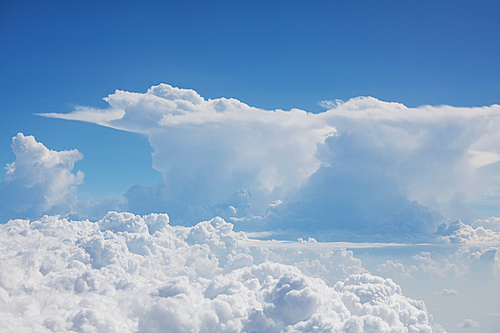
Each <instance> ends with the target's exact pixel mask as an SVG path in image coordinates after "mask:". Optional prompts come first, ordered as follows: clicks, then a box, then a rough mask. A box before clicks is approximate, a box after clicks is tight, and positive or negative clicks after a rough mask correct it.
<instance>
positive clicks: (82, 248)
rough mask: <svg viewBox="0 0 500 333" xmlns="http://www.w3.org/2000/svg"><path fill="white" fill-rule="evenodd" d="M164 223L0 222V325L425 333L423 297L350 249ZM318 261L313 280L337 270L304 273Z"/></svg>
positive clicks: (130, 218)
mask: <svg viewBox="0 0 500 333" xmlns="http://www.w3.org/2000/svg"><path fill="white" fill-rule="evenodd" d="M168 222H169V219H168V216H167V215H164V214H163V215H162V214H150V215H146V216H142V217H141V216H137V215H133V214H130V213H115V212H110V213H108V214H107V215H106V216H105V217H104V218H103V219H102V220H100V221H98V222H95V223H92V222H89V221H68V220H67V219H61V218H59V217H57V216H46V217H44V218H42V219H40V220H35V221H32V222H29V221H27V220H11V221H10V222H9V223H7V224H4V225H0V239H1V242H0V246H1V249H0V250H1V253H2V257H1V258H0V323H1V327H2V328H3V329H4V330H6V331H16V332H28V331H37V332H67V331H72V332H240V331H245V332H318V331H319V332H346V331H348V332H369V331H376V332H403V331H409V332H431V326H430V323H429V316H428V314H427V311H426V309H425V306H424V304H423V302H422V301H415V300H412V299H410V298H407V297H405V296H404V295H403V294H402V292H401V289H400V287H399V286H398V285H397V284H395V283H394V282H393V281H392V280H390V279H383V278H380V277H376V276H372V275H370V274H368V273H366V272H365V271H364V269H363V268H362V267H361V266H360V263H359V261H358V260H356V259H353V258H352V253H350V252H349V251H345V250H334V251H332V250H330V251H326V252H325V251H324V250H319V251H314V250H311V251H309V252H308V251H305V252H301V251H293V250H292V251H283V252H281V253H280V252H279V251H278V252H274V251H273V250H272V249H266V248H249V247H245V246H240V245H239V241H244V240H247V238H246V236H245V234H244V233H241V232H239V233H237V232H234V231H232V228H233V226H232V224H229V223H226V222H225V221H224V220H222V219H220V218H215V219H213V220H211V221H207V222H201V223H199V224H197V225H195V226H193V227H182V226H170V225H169V224H168ZM320 257H322V258H323V259H324V262H325V263H327V262H328V263H329V265H328V266H324V267H323V268H322V269H323V272H322V275H325V273H328V271H330V272H331V274H333V275H335V274H338V275H337V276H338V277H339V278H340V279H341V280H340V281H339V282H336V281H337V280H336V279H335V280H333V281H331V282H330V284H326V283H325V282H324V280H322V279H319V278H317V277H314V275H315V274H314V272H311V270H312V266H314V265H313V263H314V262H316V261H317V258H320ZM318 264H319V262H317V263H316V264H315V265H316V266H317V267H318V268H319V267H320V266H321V264H319V265H318ZM307 267H309V268H307ZM304 268H305V269H304ZM326 275H328V274H326ZM333 275H332V276H333Z"/></svg>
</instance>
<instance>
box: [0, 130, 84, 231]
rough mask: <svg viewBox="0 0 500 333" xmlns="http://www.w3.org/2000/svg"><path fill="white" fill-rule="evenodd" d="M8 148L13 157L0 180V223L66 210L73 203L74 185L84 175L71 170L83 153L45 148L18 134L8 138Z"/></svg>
mask: <svg viewBox="0 0 500 333" xmlns="http://www.w3.org/2000/svg"><path fill="white" fill-rule="evenodd" d="M12 151H13V152H14V154H15V155H16V160H15V162H13V163H11V164H7V167H6V169H7V173H6V174H5V181H3V182H2V183H0V218H1V219H3V220H4V221H1V222H6V221H7V220H8V219H9V218H16V217H18V218H19V217H20V218H25V217H33V216H35V217H36V216H41V214H42V213H49V214H50V213H51V212H57V213H60V214H67V213H70V212H71V209H72V206H73V205H74V203H75V202H76V185H78V184H80V183H81V182H82V180H83V177H84V174H83V173H82V172H81V171H78V172H77V173H76V174H73V173H72V172H71V171H72V170H73V167H74V163H75V162H76V161H78V160H80V159H82V158H83V155H82V154H81V153H80V152H78V151H77V150H70V151H60V152H57V151H53V150H49V149H47V148H46V147H45V146H44V145H43V144H42V143H40V142H36V140H35V138H34V137H33V136H24V135H23V134H22V133H19V134H17V135H16V136H15V137H14V138H12Z"/></svg>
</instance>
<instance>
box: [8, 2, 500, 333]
mask: <svg viewBox="0 0 500 333" xmlns="http://www.w3.org/2000/svg"><path fill="white" fill-rule="evenodd" d="M499 12H500V3H499V2H497V1H475V2H470V1H419V2H410V1H286V2H285V1H274V2H271V3H270V2H268V1H237V2H236V1H164V2H159V1H142V2H139V1H116V2H115V1H106V2H104V3H102V2H97V1H86V2H76V1H70V2H68V1H44V2H39V1H2V2H1V3H0V101H1V104H0V165H4V166H5V181H2V182H1V183H0V219H1V221H0V222H1V223H5V222H7V221H8V220H9V219H13V218H27V219H32V220H36V219H40V218H41V217H42V216H43V215H45V214H48V215H57V214H58V215H60V216H61V217H62V218H64V217H69V218H70V219H72V220H75V221H76V220H83V219H86V218H89V219H90V220H92V221H96V220H99V219H100V218H102V217H103V216H104V215H105V214H106V213H107V212H108V210H116V211H129V212H131V213H134V214H139V215H147V214H150V213H167V214H168V215H169V217H170V224H171V225H180V226H182V228H187V229H182V230H184V231H182V232H181V231H178V234H177V236H175V237H178V236H179V235H181V234H185V235H187V234H189V233H190V232H191V233H196V232H198V231H196V230H198V229H199V228H201V229H203V228H208V227H207V226H206V225H202V224H197V223H198V222H200V221H204V220H210V219H212V218H214V217H215V216H221V217H222V218H224V219H225V220H226V221H227V222H229V223H232V224H233V225H234V228H235V230H237V231H245V232H248V237H257V238H261V239H264V240H266V239H267V240H270V239H286V240H288V241H294V242H295V240H297V238H301V239H302V240H300V241H298V242H297V243H293V244H295V245H293V246H307V247H311V251H312V252H311V253H310V254H307V255H304V256H302V257H301V256H300V255H297V256H298V257H293V258H292V257H287V252H286V248H287V247H286V246H291V245H290V244H288V243H286V244H285V245H282V244H281V243H280V244H281V245H279V246H277V247H276V244H275V243H266V241H263V242H264V243H262V244H264V245H262V244H261V245H251V246H250V247H249V248H253V247H257V248H259V246H260V247H269V248H275V247H276V248H278V249H281V248H283V249H284V250H283V251H284V252H283V253H281V252H280V253H281V254H279V255H276V258H278V257H279V258H281V259H279V260H278V261H279V263H280V264H288V265H294V266H295V267H299V268H300V269H301V272H302V273H303V274H306V275H308V276H314V277H321V278H323V279H325V280H328V278H331V276H330V275H328V274H333V273H332V272H334V271H335V269H333V268H331V267H333V266H331V264H330V266H329V268H328V269H326V268H324V267H323V266H321V265H327V263H321V264H318V265H320V266H321V267H323V268H321V267H320V266H318V267H316V268H314V267H313V266H314V265H315V264H314V265H313V263H312V262H313V261H314V260H319V259H318V258H320V257H321V255H320V253H322V252H321V251H323V249H324V248H325V246H326V247H328V246H333V247H334V248H335V249H337V248H342V247H343V248H344V249H343V250H339V251H340V252H338V253H337V252H335V253H337V254H338V256H339V258H340V257H342V258H344V259H345V258H350V259H349V260H351V259H352V260H351V261H349V263H348V264H346V263H344V262H342V261H341V260H340V259H338V258H337V257H335V258H337V259H335V260H340V261H338V264H339V265H340V266H341V265H345V267H351V268H352V267H355V269H354V268H352V269H353V270H352V271H349V270H346V271H344V275H342V276H341V275H338V274H337V273H338V271H335V272H336V273H335V274H337V275H338V276H337V275H335V277H336V278H346V277H348V276H349V274H351V273H353V272H358V273H360V272H364V270H365V269H366V270H369V271H370V272H371V273H372V274H375V275H380V276H383V277H384V278H392V279H394V281H396V283H398V284H399V285H401V286H403V288H404V292H405V295H408V296H409V297H412V298H416V299H419V298H422V299H424V301H425V302H426V304H427V307H428V310H429V312H430V313H433V314H434V316H435V320H436V321H435V323H436V325H434V324H433V325H434V326H433V329H434V331H436V332H441V331H440V330H441V329H446V330H447V331H448V332H462V331H466V330H468V329H470V330H476V331H477V330H478V329H479V327H480V328H481V329H482V330H483V332H492V333H493V332H494V328H495V327H498V325H500V323H499V321H498V320H499V319H498V318H500V308H499V307H498V302H496V301H495V300H496V299H498V298H497V297H500V295H498V291H495V288H494V286H495V285H498V282H499V280H498V279H499V275H500V260H499V258H498V253H497V252H498V248H499V244H500V243H499V242H500V219H499V218H498V216H500V210H499V209H498V207H500V190H499V189H500V172H499V170H500V169H499V167H500V132H499V128H500V106H499V105H498V104H499V103H500V98H499V96H500V62H499V61H498V59H500V21H499V20H498V13H499ZM103 99H105V100H103ZM282 110H284V111H282ZM18 133H22V134H18ZM2 180H3V179H2ZM123 214H125V213H123ZM127 216H128V215H126V214H125V215H120V216H118V217H116V216H115V217H112V218H111V220H113V219H115V220H116V221H118V222H116V223H117V224H116V225H120V223H125V224H126V223H131V222H127V221H129V219H130V217H127ZM48 219H50V218H48ZM53 219H57V218H53ZM133 219H135V220H134V221H136V222H137V221H142V220H141V219H142V218H140V217H135V218H133ZM144 219H145V220H144V221H146V222H144V221H143V222H140V223H142V224H144V223H146V224H148V223H150V222H147V221H150V220H151V219H157V217H151V218H149V220H148V218H144ZM160 220H161V219H160ZM37 221H38V220H37ZM40 221H42V222H40ZM40 221H38V222H34V223H33V224H32V228H35V229H36V228H38V227H37V225H38V224H43V223H49V222H47V221H48V220H40ZM43 221H45V222H43ZM51 221H53V220H51ZM54 221H55V220H54ZM113 221H114V220H113ZM120 221H121V222H120ZM123 221H125V222H123ZM162 221H163V220H162ZM214 221H215V222H214ZM217 221H218V220H212V222H210V223H212V224H214V225H216V228H222V227H221V224H220V222H217ZM66 222H67V221H66ZM66 222H57V223H59V224H58V225H66V224H65V223H66ZM136 222H134V223H136ZM11 223H17V222H11ZM50 223H52V222H50ZM54 223H56V222H54ZM75 223H77V222H75ZM82 223H83V224H82ZM82 223H79V224H78V225H79V226H81V225H85V223H84V222H82ZM105 223H107V222H106V221H104V222H103V221H101V222H99V225H105ZM113 223H115V222H113ZM137 223H139V222H137ZM140 223H139V224H140ZM162 223H163V222H162ZM160 224H161V223H160ZM75 225H76V224H75ZM95 225H97V224H95ZM127 225H128V224H127ZM194 225H196V226H195V227H193V226H194ZM25 227H26V228H28V229H29V227H27V226H22V228H25ZM9 228H10V227H9ZM16 228H17V227H16ZM19 228H21V227H19ZM22 228H21V229H22ZM44 228H45V227H44ZM61 228H62V229H60V230H59V231H60V232H61V235H63V234H64V232H66V231H65V229H64V228H63V227H61ZM75 228H76V227H75ZM78 228H80V227H78ZM81 228H82V229H81V230H80V231H78V232H79V236H78V237H84V236H82V235H83V234H85V233H86V232H87V231H88V230H87V229H85V228H86V227H81ZM88 228H94V227H88ZM95 228H98V229H99V228H101V229H99V230H102V231H103V232H104V231H105V230H108V231H112V232H114V233H119V232H121V231H122V230H121V229H120V228H119V227H116V228H115V227H106V226H104V227H102V226H101V227H95ZM106 228H107V229H106ZM113 228H114V229H113ZM127 228H129V227H127ZM141 228H142V229H141V230H143V229H144V228H145V227H141ZM149 228H152V226H151V225H149ZM155 228H156V227H155ZM189 228H192V229H189ZM197 228H198V229H197ZM214 228H215V227H214ZM0 229H1V228H0ZM21 229H19V230H21ZM115 229H116V230H115ZM139 229H140V228H139ZM139 229H138V230H139ZM209 229H210V228H209ZM2 230H4V229H1V230H0V231H1V232H3V231H2ZM5 230H7V229H5ZM8 230H11V229H8ZM16 230H17V229H16ZM75 230H76V229H75ZM85 230H87V231H85ZM96 230H97V229H96ZM179 230H181V227H179ZM186 230H187V231H186ZM190 230H191V231H190ZM203 230H205V229H203ZM207 230H208V229H207ZM210 230H211V229H210ZM217 230H218V231H213V232H214V233H215V234H217V236H214V235H215V234H214V235H212V236H210V237H212V238H213V237H216V238H217V237H222V236H220V235H219V234H218V233H221V232H222V231H221V230H226V229H224V228H223V229H221V230H219V229H217ZM150 231H151V230H150ZM170 231H171V230H170ZM170 231H169V232H170ZM1 232H0V237H3V236H2V235H3V234H2V233H1ZM9 232H10V231H9ZM75 232H76V231H75ZM96 232H97V231H96ZM211 232H212V231H211ZM26 233H27V234H29V232H27V231H26ZM150 233H151V232H150ZM24 234H25V233H21V232H20V233H19V235H21V236H23V235H24ZM151 234H152V233H151ZM30 235H31V234H30ZM85 235H87V236H89V235H90V234H85ZM21 236H19V237H21ZM87 236H85V237H87ZM94 236H95V237H98V236H96V235H94ZM94 236H89V237H90V238H89V239H90V240H89V239H87V240H86V241H88V242H91V239H94V238H92V237H94ZM122 236H123V235H121V234H116V235H115V236H113V237H117V238H116V239H118V238H119V237H122ZM150 236H151V235H150ZM205 236H206V235H205ZM205 236H203V237H205ZM240 236H241V235H240ZM240 236H234V235H233V236H231V237H236V238H237V237H240ZM30 237H31V236H30ZM61 237H62V236H61ZM74 237H77V236H74ZM99 237H100V236H99ZM127 237H128V236H127ZM130 237H132V236H130ZM134 237H135V236H134ZM141 237H142V236H141ZM144 237H145V236H144ZM144 237H143V238H141V239H146V238H144ZM148 237H149V236H148ZM151 237H152V236H151ZM169 237H170V236H169ZM172 237H173V236H172ZM179 237H180V236H179ZM186 237H187V236H186ZM193 237H194V236H193ZM200 237H201V236H200ZM203 237H201V238H200V242H201V243H203V242H207V244H209V243H210V241H208V240H205V239H204V238H203ZM206 237H208V236H206ZM210 237H208V238H207V239H211V238H210ZM241 237H243V236H241ZM309 237H313V238H315V239H317V240H318V241H320V242H321V241H324V242H329V243H318V244H319V245H315V244H316V243H314V241H313V240H310V241H309V242H306V243H307V244H305V243H304V241H303V239H308V238H309ZM16 239H17V238H16ZM19 239H22V237H21V238H19ZM156 241H157V240H150V243H148V244H153V243H155V242H156ZM184 241H186V242H188V243H189V240H188V239H187V238H186V240H183V239H181V240H179V242H181V243H182V242H184ZM20 242H22V241H20ZM47 242H50V240H47ZM126 242H127V244H128V245H127V246H129V245H130V244H129V243H130V239H127V240H126ZM224 242H227V239H226V240H224ZM331 242H354V243H359V244H364V245H352V244H351V245H349V244H350V243H341V244H344V245H339V244H340V243H331ZM83 243H85V242H83ZM83 243H82V244H83ZM160 243H161V242H159V243H158V244H160ZM201 243H200V244H201ZM373 243H384V244H387V243H391V244H390V245H380V244H379V245H373ZM392 243H397V244H401V243H404V244H407V243H410V244H413V245H412V246H408V247H404V246H403V247H401V246H400V245H398V247H394V246H395V245H394V244H392ZM424 243H425V244H426V245H422V244H424ZM47 244H48V243H47ZM78 244H80V243H75V245H74V246H75V247H78V246H80V245H78ZM155 244H156V243H155ZM161 244H163V243H161ZM179 244H180V243H179ZM227 244H229V243H227ZM245 244H247V243H245ZM248 244H254V243H251V242H250V243H248ZM259 244H260V243H259ZM332 244H333V245H332ZM345 244H348V245H345ZM188 245H189V246H191V245H193V244H191V243H189V244H188ZM16 246H17V245H16ZM141 246H142V245H141ZM144 246H146V245H144ZM148 246H149V245H148ZM155 246H156V245H155ZM158 246H160V245H158ZM161 246H164V244H163V245H161ZM186 246H187V245H186ZM227 246H229V245H227ZM231 246H233V245H231ZM273 246H274V247H273ZM293 246H292V247H293ZM48 248H50V246H48ZM345 248H347V251H346V249H345ZM212 250H213V249H212ZM212 250H211V251H212ZM351 250H352V251H354V252H351ZM68 251H70V252H71V251H73V250H68ZM75 251H76V250H75ZM85 251H87V250H85ZM179 251H181V252H182V251H183V250H182V249H181V250H179ZM213 251H215V252H216V253H217V255H220V253H219V252H217V251H218V250H213ZM242 251H243V250H242ZM245 251H246V252H245ZM245 251H243V252H244V253H243V252H241V253H239V252H238V253H239V254H238V255H240V256H243V257H245V256H247V257H246V258H247V259H248V258H249V257H248V256H250V257H252V258H253V259H252V260H254V261H253V262H257V261H258V260H260V259H257V258H260V257H259V255H257V254H256V252H252V251H253V250H248V249H247V250H245ZM273 251H274V250H273ZM276 251H280V250H276ZM315 251H316V252H315ZM342 251H343V252H342ZM87 252H88V251H87ZM132 252H133V250H130V253H132ZM146 252H147V251H146ZM215 252H214V253H215ZM250 252H251V253H252V254H251V255H250V254H249V253H250ZM130 253H129V252H126V253H125V254H124V253H122V254H120V255H121V256H128V255H129V254H130ZM221 253H222V252H221ZM224 253H225V252H224ZM269 253H270V252H269ZM332 253H333V252H332ZM332 253H330V254H329V255H328V256H327V257H321V258H330V257H329V256H334V254H332ZM353 253H354V256H355V258H351V257H349V256H352V255H353ZM337 254H335V255H337ZM48 255H51V256H52V255H55V254H48ZM116 255H117V256H119V255H118V254H116ZM225 255H226V254H224V256H225ZM232 255H234V253H233V254H232ZM293 255H295V254H293ZM280 256H281V257H280ZM290 256H292V255H290ZM318 256H319V257H318ZM271 257H272V256H271ZM299 257H300V258H299ZM5 258H7V256H6V257H5ZM221 258H222V257H221ZM332 258H333V257H332ZM344 259H342V260H344ZM358 259H359V260H361V261H359V260H358ZM12 260H14V259H12ZM16 260H17V259H16ZM40 260H42V259H40ZM54 260H59V261H60V260H65V259H54ZM82 260H83V259H82ZM95 260H97V259H95ZM130 260H132V261H134V260H136V259H134V258H132V259H130ZM137 260H139V259H137ZM141 260H142V259H141ZM220 260H226V259H220ZM332 260H333V259H332ZM59 261H58V262H59ZM13 262H14V261H13ZM245 262H246V261H245ZM361 262H362V263H361ZM83 263H84V264H85V265H90V264H91V263H90V262H85V261H83ZM335 263H337V261H335ZM0 264H2V263H0ZM6 265H7V264H6ZM159 265H160V264H159ZM221 265H222V264H221ZM94 266H95V263H94V264H93V266H92V267H93V268H92V269H98V268H99V267H97V268H96V267H94ZM160 266H161V265H160ZM160 266H159V267H160ZM340 266H339V267H340ZM6 267H7V266H6ZM68 267H69V266H68ZM75 267H76V266H75ZM78 267H80V266H78ZM82 267H83V266H82ZM88 267H90V266H88ZM88 267H87V268H88ZM325 267H326V266H325ZM38 269H39V268H35V270H38ZM40 269H41V268H40ZM88 269H90V268H88ZM159 269H161V268H159ZM221 269H224V270H225V271H224V272H225V273H227V272H229V271H228V269H229V268H227V267H225V268H224V267H222V266H221ZM315 269H317V271H315ZM329 269H332V270H331V271H329ZM42 270H44V269H42ZM93 272H94V273H95V274H100V273H96V272H95V271H93ZM217 272H219V273H220V270H219V271H217ZM325 272H327V273H325ZM349 272H351V273H349ZM94 273H92V274H94ZM302 273H301V274H302ZM61 274H62V273H61ZM82 274H83V273H82ZM197 274H198V273H197ZM210 274H212V273H210ZM214 274H215V273H214ZM322 274H323V275H322ZM325 274H326V275H325ZM195 275H196V274H195ZM44 276H45V275H44ZM82 276H83V275H82ZM332 276H333V275H332ZM200 277H202V278H212V277H213V276H212V275H210V276H208V275H207V276H205V275H203V276H202V275H200ZM128 278H129V277H127V279H128ZM165 279H167V278H166V277H165ZM167 280H168V279H167ZM167 280H162V281H163V282H165V281H167ZM0 282H1V281H0ZM163 282H162V283H163ZM191 282H192V281H191ZM330 282H332V281H330ZM51 283H52V282H51ZM75 283H76V282H75ZM165 283H166V282H165ZM169 283H170V282H169ZM49 284H50V283H49ZM0 287H2V285H0ZM2 288H4V291H5V290H7V293H8V294H9V293H10V289H9V290H8V288H7V284H5V285H3V287H2ZM5 288H7V289H5ZM12 288H14V287H12ZM78 288H80V287H78ZM78 288H76V287H75V290H76V289H78ZM151 288H153V287H151ZM154 288H156V287H154ZM42 289H43V288H42ZM80 289H81V288H80ZM84 289H85V288H84ZM496 289H498V288H496ZM12 290H14V289H12ZM82 290H83V289H82ZM471 290H473V292H472V291H471ZM13 292H14V294H15V292H17V291H15V290H14V291H13ZM14 294H12V295H14ZM2 295H3V294H2V290H0V296H2ZM0 300H1V299H0ZM2 304H3V303H1V302H0V310H1V309H2V307H1V306H2ZM6 304H7V303H6ZM412 304H413V303H412ZM468 304H474V305H475V306H474V309H473V310H470V309H469V308H470V307H468V306H467V305H468ZM448 308H452V309H453V311H446V310H445V309H448ZM120 311H122V310H120ZM449 312H451V313H449ZM21 317H22V316H21ZM143 319H144V318H143ZM138 320H139V322H140V319H138ZM144 320H145V319H144ZM68 322H69V321H68ZM146 322H147V321H145V322H144V323H146ZM277 322H278V321H277ZM149 324H151V323H149V322H148V323H146V324H143V325H146V326H144V327H149V326H147V325H149ZM438 324H439V325H438ZM75 325H76V324H75ZM140 325H141V324H139V326H140ZM151 325H153V326H154V325H156V324H154V323H152V324H151ZM276 325H278V324H276ZM429 325H430V324H429ZM132 326H133V325H132ZM153 326H151V327H153ZM278 326H279V325H278ZM278 326H276V327H278ZM54 327H56V326H54ZM443 327H444V328H443ZM145 330H147V328H145Z"/></svg>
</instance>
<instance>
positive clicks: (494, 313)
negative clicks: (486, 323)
mask: <svg viewBox="0 0 500 333" xmlns="http://www.w3.org/2000/svg"><path fill="white" fill-rule="evenodd" d="M484 315H485V316H488V317H500V312H488V313H485V314H484Z"/></svg>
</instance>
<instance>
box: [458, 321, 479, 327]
mask: <svg viewBox="0 0 500 333" xmlns="http://www.w3.org/2000/svg"><path fill="white" fill-rule="evenodd" d="M457 327H460V328H480V327H481V325H479V322H477V321H474V320H472V319H466V320H464V322H462V323H460V324H458V325H457Z"/></svg>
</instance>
